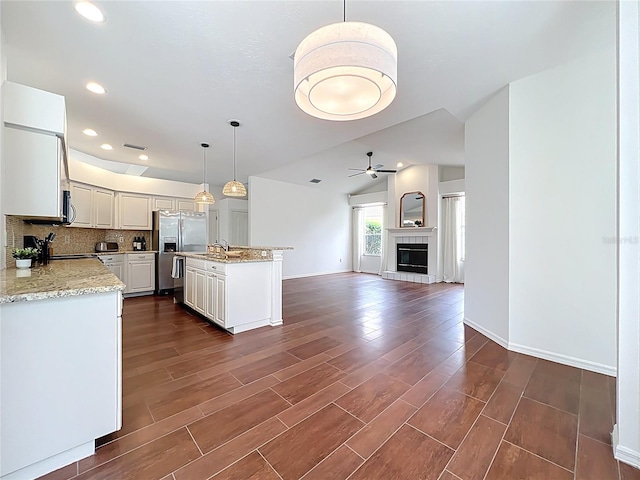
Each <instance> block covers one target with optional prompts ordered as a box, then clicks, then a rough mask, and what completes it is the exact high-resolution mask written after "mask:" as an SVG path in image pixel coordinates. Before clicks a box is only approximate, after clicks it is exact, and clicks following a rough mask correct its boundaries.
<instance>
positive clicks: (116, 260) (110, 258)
mask: <svg viewBox="0 0 640 480" xmlns="http://www.w3.org/2000/svg"><path fill="white" fill-rule="evenodd" d="M98 258H99V259H100V261H101V262H102V263H104V266H105V267H107V268H108V269H109V271H111V273H113V274H114V275H115V276H116V277H118V278H119V279H120V281H121V282H122V283H124V284H125V285H126V283H127V282H126V277H125V274H126V269H125V254H123V253H117V254H114V255H98Z"/></svg>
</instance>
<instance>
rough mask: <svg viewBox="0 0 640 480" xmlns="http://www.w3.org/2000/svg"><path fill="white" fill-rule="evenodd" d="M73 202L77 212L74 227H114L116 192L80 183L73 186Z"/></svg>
mask: <svg viewBox="0 0 640 480" xmlns="http://www.w3.org/2000/svg"><path fill="white" fill-rule="evenodd" d="M71 202H72V203H73V206H74V208H75V210H76V215H75V220H74V221H73V223H72V224H71V226H72V227H84V228H105V229H110V228H113V227H114V224H115V222H114V217H115V215H114V192H113V191H111V190H106V189H104V188H96V187H91V186H89V185H82V184H79V183H72V184H71Z"/></svg>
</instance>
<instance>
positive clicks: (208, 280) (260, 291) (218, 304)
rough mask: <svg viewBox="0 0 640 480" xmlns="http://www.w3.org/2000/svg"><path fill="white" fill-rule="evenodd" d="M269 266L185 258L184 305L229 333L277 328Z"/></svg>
mask: <svg viewBox="0 0 640 480" xmlns="http://www.w3.org/2000/svg"><path fill="white" fill-rule="evenodd" d="M273 263H274V262H271V261H263V262H261V261H256V262H251V261H243V262H227V263H224V262H217V261H210V260H204V259H198V258H190V257H187V259H186V265H187V266H186V269H185V271H186V273H185V304H186V305H187V306H188V307H190V308H192V309H193V310H195V311H196V312H198V313H200V314H201V315H202V316H204V317H206V318H207V319H208V320H211V321H212V322H214V323H215V324H217V325H219V326H221V327H222V328H224V329H226V330H228V331H229V332H231V333H240V332H244V331H246V330H250V329H253V328H258V327H262V326H265V325H279V324H281V323H282V315H281V314H279V313H280V310H279V309H277V308H276V309H274V308H273V296H274V289H273V285H272V284H273V278H274V276H273ZM277 291H278V292H279V291H280V290H279V289H278V290H277Z"/></svg>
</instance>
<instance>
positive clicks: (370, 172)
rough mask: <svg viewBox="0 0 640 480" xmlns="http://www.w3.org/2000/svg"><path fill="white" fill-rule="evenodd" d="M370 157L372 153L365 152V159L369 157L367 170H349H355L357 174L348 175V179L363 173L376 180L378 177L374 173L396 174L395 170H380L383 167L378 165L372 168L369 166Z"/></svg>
mask: <svg viewBox="0 0 640 480" xmlns="http://www.w3.org/2000/svg"><path fill="white" fill-rule="evenodd" d="M372 156H373V152H367V157H369V166H368V167H367V169H366V170H363V169H362V168H350V169H349V170H357V171H358V173H354V174H353V175H349V177H355V176H356V175H362V174H363V173H366V174H368V175H371V178H378V175H376V173H396V172H397V170H381V169H380V167H384V165H382V164H380V163H379V164H378V165H376V166H375V167H372V166H371V157H372Z"/></svg>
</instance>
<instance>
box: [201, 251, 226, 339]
mask: <svg viewBox="0 0 640 480" xmlns="http://www.w3.org/2000/svg"><path fill="white" fill-rule="evenodd" d="M209 264H211V262H209ZM226 304H227V301H226V276H225V275H222V274H217V273H214V272H212V271H207V285H206V314H205V316H206V317H207V318H208V319H210V320H213V321H214V322H216V323H217V324H218V325H220V326H221V327H223V328H226V326H227V325H226V323H225V319H226V316H227V311H226Z"/></svg>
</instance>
